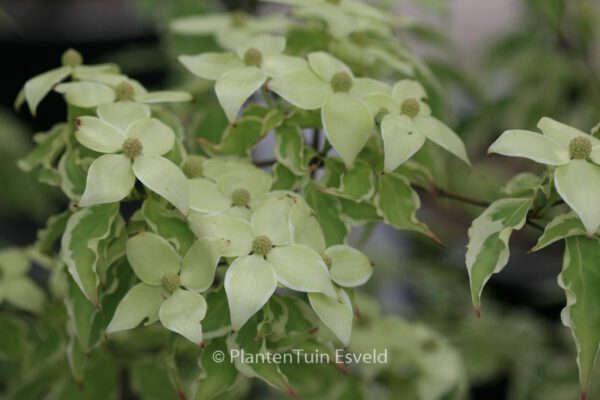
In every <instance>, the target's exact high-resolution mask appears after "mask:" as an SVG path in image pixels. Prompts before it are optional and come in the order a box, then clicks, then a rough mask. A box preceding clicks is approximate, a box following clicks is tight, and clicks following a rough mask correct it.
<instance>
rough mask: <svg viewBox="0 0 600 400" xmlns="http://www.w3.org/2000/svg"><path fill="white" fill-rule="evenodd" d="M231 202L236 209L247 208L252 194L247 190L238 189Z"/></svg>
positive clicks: (232, 195)
mask: <svg viewBox="0 0 600 400" xmlns="http://www.w3.org/2000/svg"><path fill="white" fill-rule="evenodd" d="M231 202H232V203H233V205H234V206H236V207H247V206H248V204H249V203H250V193H248V191H247V190H246V189H242V188H240V189H236V190H235V191H234V192H233V193H232V194H231Z"/></svg>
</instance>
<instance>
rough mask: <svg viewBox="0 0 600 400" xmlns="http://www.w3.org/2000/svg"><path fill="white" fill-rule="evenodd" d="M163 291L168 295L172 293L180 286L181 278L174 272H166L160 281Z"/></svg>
mask: <svg viewBox="0 0 600 400" xmlns="http://www.w3.org/2000/svg"><path fill="white" fill-rule="evenodd" d="M160 284H161V286H162V288H163V289H165V290H166V291H167V292H169V293H173V292H174V291H176V290H177V289H179V286H181V278H180V277H179V275H177V274H176V273H174V272H167V273H166V274H164V275H163V277H162V279H161V280H160Z"/></svg>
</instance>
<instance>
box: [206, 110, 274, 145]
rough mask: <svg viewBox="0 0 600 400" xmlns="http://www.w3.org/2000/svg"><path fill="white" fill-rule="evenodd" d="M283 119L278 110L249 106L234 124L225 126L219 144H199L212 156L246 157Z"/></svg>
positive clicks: (207, 142)
mask: <svg viewBox="0 0 600 400" xmlns="http://www.w3.org/2000/svg"><path fill="white" fill-rule="evenodd" d="M283 118H284V115H283V113H282V112H281V110H279V109H275V108H273V109H266V108H263V107H260V106H256V105H252V104H251V105H249V106H248V108H247V109H246V110H245V111H244V115H243V116H242V117H241V118H240V119H239V120H238V121H236V123H235V124H229V125H227V127H226V128H225V132H223V135H222V136H221V141H220V142H219V144H216V145H215V144H213V143H211V142H209V141H208V140H202V141H201V143H202V144H203V146H204V148H205V150H206V151H207V152H208V153H209V154H212V155H236V156H239V157H248V156H249V155H250V152H251V151H252V148H253V147H254V146H255V145H256V143H258V142H259V141H260V140H261V139H262V138H264V137H265V136H266V135H267V134H268V133H269V131H270V130H271V129H273V128H275V127H276V126H278V125H279V124H280V123H281V121H283Z"/></svg>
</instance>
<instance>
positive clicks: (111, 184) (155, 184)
mask: <svg viewBox="0 0 600 400" xmlns="http://www.w3.org/2000/svg"><path fill="white" fill-rule="evenodd" d="M97 112H98V115H99V116H100V118H97V117H89V116H84V117H80V118H78V119H77V121H76V125H77V130H76V131H75V137H76V138H77V140H78V141H79V142H80V143H81V144H83V145H84V146H85V147H87V148H89V149H91V150H94V151H97V152H99V153H105V154H104V155H101V156H100V157H98V158H97V159H96V160H94V162H93V163H92V165H91V166H90V168H89V170H88V174H87V181H86V186H85V192H84V193H83V196H82V197H81V200H80V201H79V206H81V207H87V206H92V205H95V204H103V203H113V202H117V201H121V200H123V199H124V198H125V197H126V196H127V195H128V194H129V192H130V191H131V189H132V188H133V186H134V184H135V178H136V177H137V179H139V180H140V182H142V183H143V184H144V185H145V186H146V187H148V188H149V189H150V190H152V191H153V192H155V193H157V194H159V195H161V196H162V197H164V198H165V199H167V200H168V201H169V202H170V203H171V204H173V205H174V206H175V207H177V209H179V211H181V212H182V213H183V214H187V211H188V184H187V179H186V178H185V175H183V172H181V170H180V169H179V168H178V167H177V166H176V165H175V164H173V163H172V162H171V161H169V160H167V159H166V158H164V157H161V156H162V155H163V154H165V153H167V152H168V151H169V150H171V148H172V147H173V144H174V141H175V135H174V133H173V131H172V130H171V128H169V127H168V126H167V125H165V124H164V123H162V122H160V121H159V120H158V119H155V118H151V117H150V109H149V108H148V106H146V105H141V104H137V103H132V102H117V103H111V104H104V105H101V106H99V107H98V110H97Z"/></svg>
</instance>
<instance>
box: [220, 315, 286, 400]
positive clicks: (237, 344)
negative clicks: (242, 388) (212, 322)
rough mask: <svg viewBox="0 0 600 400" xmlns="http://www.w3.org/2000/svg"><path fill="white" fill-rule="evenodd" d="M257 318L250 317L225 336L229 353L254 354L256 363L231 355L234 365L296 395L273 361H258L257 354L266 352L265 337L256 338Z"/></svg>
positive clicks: (250, 375)
mask: <svg viewBox="0 0 600 400" xmlns="http://www.w3.org/2000/svg"><path fill="white" fill-rule="evenodd" d="M257 325H258V321H257V318H256V317H254V318H251V319H250V320H249V321H248V322H247V323H246V324H245V325H244V327H243V328H242V329H241V330H240V331H239V332H236V333H233V334H231V335H230V336H229V337H228V338H227V348H228V349H229V352H228V353H229V354H230V355H231V354H233V355H235V354H241V353H242V351H243V352H244V353H245V354H248V355H250V356H254V358H255V359H256V361H257V362H256V363H245V362H243V359H242V358H241V357H232V358H234V359H233V362H234V365H235V367H236V368H237V370H238V371H239V372H241V373H242V374H243V375H245V376H247V377H250V378H259V379H261V380H263V381H264V382H266V383H268V384H269V385H271V386H273V387H274V388H276V389H279V390H281V391H282V392H284V393H287V394H288V395H289V396H290V397H292V398H295V397H297V395H296V393H295V391H294V389H293V388H292V387H291V386H290V384H289V382H288V379H287V377H286V376H285V375H284V374H283V373H282V372H281V370H280V369H279V366H278V365H277V364H275V363H269V362H266V363H264V362H260V358H259V356H257V355H260V354H261V353H266V352H267V349H266V343H265V339H258V340H257V338H258V337H259V336H258V330H257Z"/></svg>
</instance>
